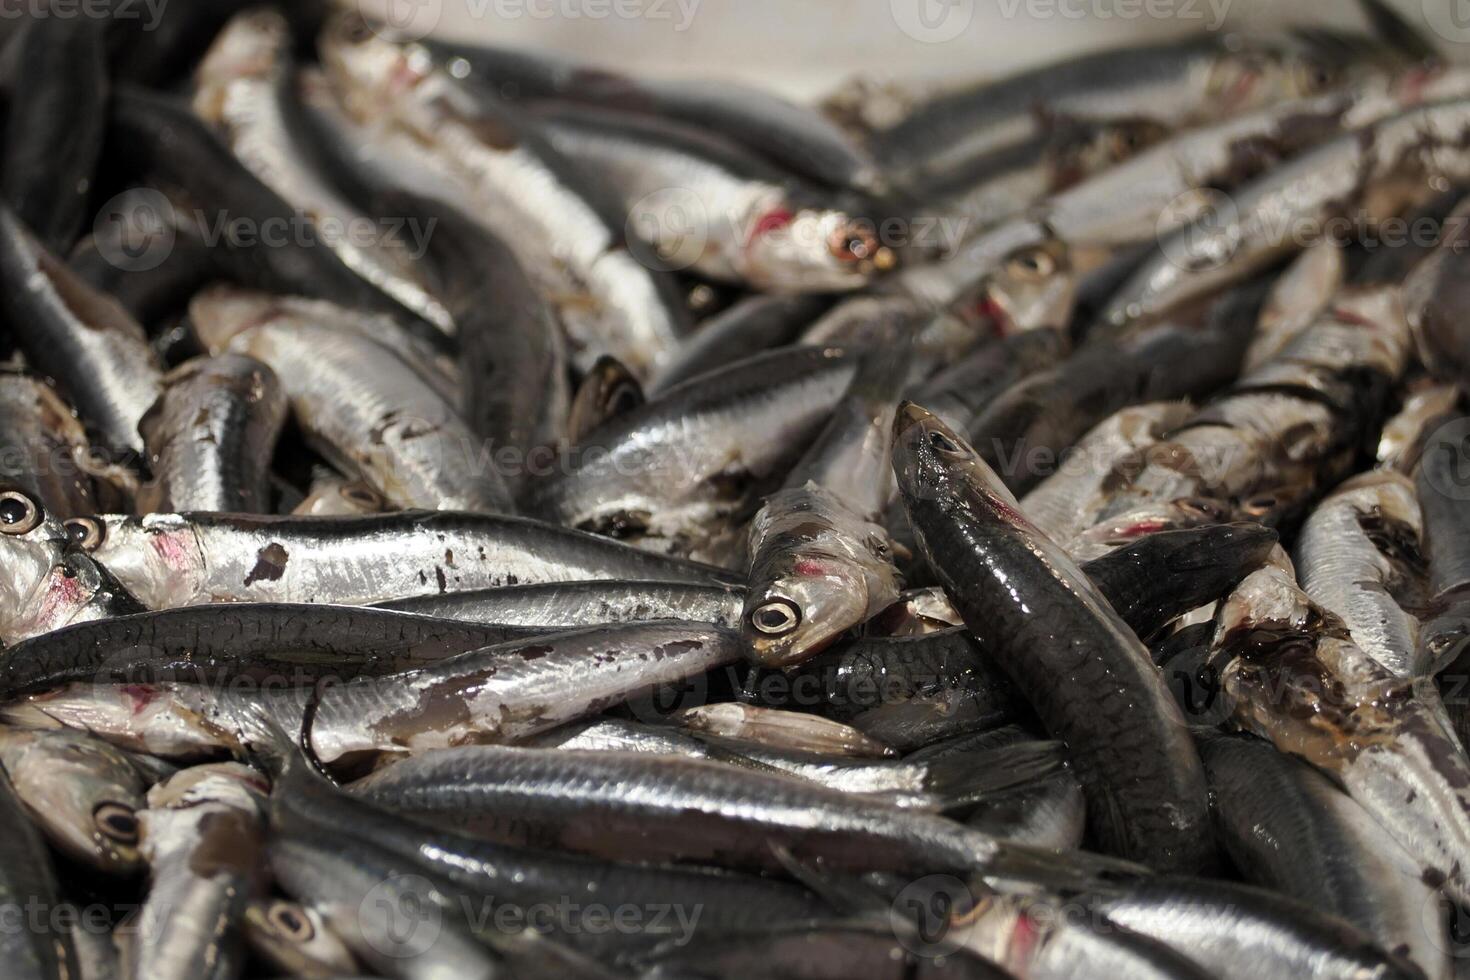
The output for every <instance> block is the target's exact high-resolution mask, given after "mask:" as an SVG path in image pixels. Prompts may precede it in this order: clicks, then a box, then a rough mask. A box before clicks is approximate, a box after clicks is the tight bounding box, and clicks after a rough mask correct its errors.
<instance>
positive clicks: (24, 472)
mask: <svg viewBox="0 0 1470 980" xmlns="http://www.w3.org/2000/svg"><path fill="white" fill-rule="evenodd" d="M0 413H3V419H4V424H3V425H0V481H3V482H4V484H5V485H7V486H13V487H15V488H16V489H18V490H21V491H23V492H24V493H26V494H27V495H28V496H30V497H32V498H33V499H35V500H38V501H40V503H41V506H42V507H44V508H45V510H46V512H47V513H48V514H53V515H55V516H56V517H57V518H58V519H60V520H66V519H67V518H68V517H79V516H82V515H84V514H90V513H92V512H93V511H94V510H96V507H97V502H96V497H95V491H94V488H93V485H92V476H93V472H94V471H95V470H97V469H98V467H97V466H96V465H94V461H93V460H92V459H91V444H90V443H89V442H88V440H87V433H86V431H85V430H84V429H83V427H82V424H81V422H80V421H79V420H78V419H77V417H76V412H75V410H73V409H72V407H71V406H70V405H68V404H67V403H66V402H65V401H64V400H63V399H62V397H61V396H60V395H59V394H58V393H57V392H56V390H55V389H54V388H53V387H52V386H51V385H49V384H47V383H46V382H45V381H42V380H41V379H39V378H35V377H32V376H31V375H28V374H24V373H21V372H19V371H0Z"/></svg>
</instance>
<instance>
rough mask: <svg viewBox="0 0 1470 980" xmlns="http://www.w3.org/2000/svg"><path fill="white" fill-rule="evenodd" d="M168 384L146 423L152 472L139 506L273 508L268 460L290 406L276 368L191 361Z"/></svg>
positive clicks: (238, 360) (227, 360) (237, 360)
mask: <svg viewBox="0 0 1470 980" xmlns="http://www.w3.org/2000/svg"><path fill="white" fill-rule="evenodd" d="M162 385H163V393H162V394H161V395H159V399H158V401H157V402H155V403H154V405H153V407H152V408H151V409H149V410H148V413H147V414H146V415H144V416H143V418H142V420H141V421H140V422H139V423H138V430H139V432H141V433H142V435H143V443H144V446H145V448H146V449H147V451H148V468H149V470H150V472H151V473H152V480H151V481H150V482H149V483H147V484H146V485H145V486H143V487H142V488H140V489H139V491H138V510H139V511H140V512H142V513H149V512H157V511H180V510H217V511H225V512H227V513H239V514H262V513H268V512H269V511H270V497H269V492H268V489H267V485H266V484H267V475H268V472H267V465H266V464H267V462H268V460H269V459H270V456H271V453H272V452H273V451H274V450H275V444H276V437H277V436H278V435H279V434H280V431H281V427H282V426H283V425H285V422H286V411H287V406H286V395H285V393H284V392H283V391H282V390H281V386H280V382H279V381H278V379H277V378H276V375H275V372H274V371H272V370H271V369H270V368H269V367H268V366H266V365H265V364H262V363H261V362H260V361H257V360H254V359H253V358H249V357H241V356H239V355H235V354H225V355H222V356H220V357H211V358H202V359H195V360H191V361H187V362H185V363H184V364H181V365H180V366H179V367H177V368H175V369H174V370H172V371H170V372H169V373H168V374H167V375H165V376H164V378H163V381H162Z"/></svg>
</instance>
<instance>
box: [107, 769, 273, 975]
mask: <svg viewBox="0 0 1470 980" xmlns="http://www.w3.org/2000/svg"><path fill="white" fill-rule="evenodd" d="M268 791H269V786H268V785H267V784H266V782H265V780H264V778H263V777H262V776H261V775H260V774H259V773H257V772H255V771H254V770H253V769H250V768H249V767H247V766H242V765H240V764H238V763H232V762H226V763H215V764H211V765H203V766H196V767H194V768H191V769H185V770H183V771H181V772H179V773H178V774H177V775H175V776H173V777H171V778H170V779H168V780H167V781H166V782H163V783H160V784H159V785H157V786H155V787H153V788H152V789H151V790H149V791H148V808H147V809H146V810H144V811H143V812H142V813H141V814H140V815H139V823H140V824H141V826H142V834H143V837H142V851H143V855H144V857H145V858H146V859H147V861H148V877H149V886H148V897H147V898H146V899H145V900H144V902H143V907H142V908H141V909H140V910H139V912H138V921H137V934H138V938H137V939H136V940H135V941H134V942H132V943H130V944H129V946H128V950H127V952H128V958H127V962H125V963H124V974H125V975H126V976H128V977H137V978H142V977H158V978H160V980H163V978H179V980H183V978H185V977H189V978H207V980H213V978H225V977H230V976H235V975H237V974H238V973H239V972H240V970H241V968H242V967H243V963H244V954H245V950H244V934H243V928H242V926H243V921H244V916H245V909H246V906H247V905H248V904H249V902H250V899H251V898H252V896H254V895H255V894H256V893H257V892H258V891H259V890H260V889H261V886H262V880H261V879H262V876H261V870H260V869H261V864H262V859H263V857H264V847H265V827H264V807H265V798H266V794H267V792H268Z"/></svg>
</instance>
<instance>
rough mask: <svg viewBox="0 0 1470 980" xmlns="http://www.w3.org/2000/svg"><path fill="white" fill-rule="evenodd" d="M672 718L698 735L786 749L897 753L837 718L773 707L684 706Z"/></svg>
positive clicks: (872, 755) (839, 753)
mask: <svg viewBox="0 0 1470 980" xmlns="http://www.w3.org/2000/svg"><path fill="white" fill-rule="evenodd" d="M675 721H676V722H677V723H678V725H679V726H680V727H681V728H684V729H686V730H687V731H690V732H694V733H696V734H699V735H713V736H718V737H721V738H732V739H738V740H741V741H749V742H754V743H757V744H760V745H765V746H767V747H769V748H773V749H780V750H784V751H788V752H805V753H808V754H811V755H824V756H834V757H852V758H858V759H862V758H881V757H883V756H894V755H897V754H898V753H896V752H894V751H893V750H892V749H890V748H889V747H888V746H886V745H884V744H883V743H881V742H878V741H875V740H874V739H871V738H869V737H868V736H866V735H864V734H863V733H862V732H859V731H857V730H855V729H853V728H851V727H849V726H847V725H844V724H842V723H840V722H835V721H829V720H828V719H825V718H820V717H818V716H816V715H808V714H801V713H799V712H795V711H781V710H779V709H776V708H761V707H757V706H755V705H746V704H739V703H735V702H729V703H725V704H705V705H697V706H695V707H693V708H686V709H684V710H683V711H682V712H680V713H679V714H678V715H677V716H676V718H675Z"/></svg>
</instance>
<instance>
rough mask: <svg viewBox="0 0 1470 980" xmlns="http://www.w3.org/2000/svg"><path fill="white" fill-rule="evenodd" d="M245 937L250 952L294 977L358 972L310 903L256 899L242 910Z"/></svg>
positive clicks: (320, 979) (348, 952)
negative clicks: (243, 912)
mask: <svg viewBox="0 0 1470 980" xmlns="http://www.w3.org/2000/svg"><path fill="white" fill-rule="evenodd" d="M245 940H246V942H247V943H248V944H249V946H250V951H251V953H252V954H254V955H256V956H258V957H260V958H261V959H262V960H263V961H265V962H266V963H269V964H270V965H271V966H272V967H274V968H275V969H278V970H284V971H285V972H286V973H287V974H288V975H290V976H293V977H308V978H311V977H315V978H318V980H326V978H329V977H340V976H351V975H353V974H356V973H359V972H360V970H359V969H358V963H357V957H356V956H354V955H353V953H352V950H351V949H349V948H348V947H347V944H346V943H344V942H343V941H342V939H341V938H340V937H339V936H338V935H337V934H336V933H335V932H333V931H332V929H331V927H330V926H328V925H327V920H326V918H325V917H324V916H323V915H322V913H321V911H320V910H319V909H317V908H315V907H313V906H309V905H301V904H299V903H297V902H292V901H288V900H287V899H284V898H272V899H269V900H266V899H257V900H255V901H253V902H251V903H250V905H249V906H247V907H246V909H245Z"/></svg>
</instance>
